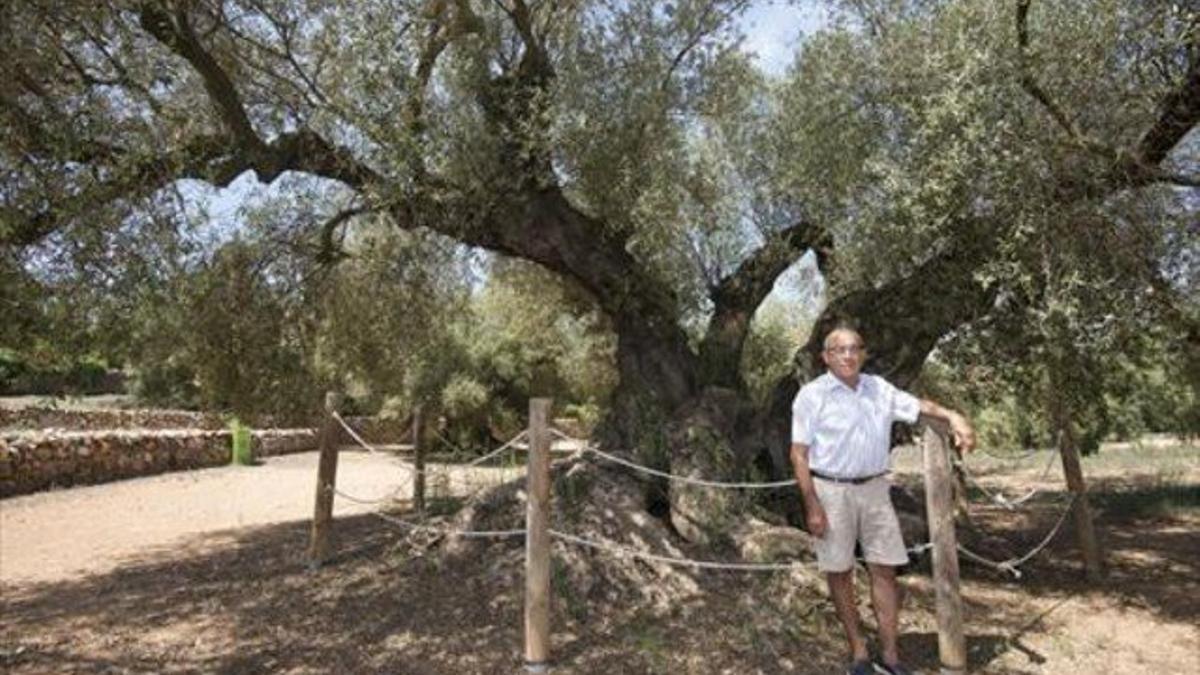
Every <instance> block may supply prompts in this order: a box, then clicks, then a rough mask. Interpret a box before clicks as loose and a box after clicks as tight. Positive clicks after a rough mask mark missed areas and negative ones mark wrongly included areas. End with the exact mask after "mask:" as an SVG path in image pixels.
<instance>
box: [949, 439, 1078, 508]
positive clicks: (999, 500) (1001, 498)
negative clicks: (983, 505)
mask: <svg viewBox="0 0 1200 675" xmlns="http://www.w3.org/2000/svg"><path fill="white" fill-rule="evenodd" d="M1057 456H1058V454H1057V453H1055V452H1049V453H1047V457H1046V466H1045V468H1043V469H1042V473H1041V475H1040V476H1039V477H1038V482H1044V481H1045V480H1046V477H1047V476H1049V475H1050V467H1052V466H1054V459H1055V458H1056V457H1057ZM951 461H952V462H953V463H954V466H955V467H957V468H958V469H959V470H960V471H962V474H963V477H964V478H966V480H967V482H968V483H970V484H971V485H972V486H974V487H975V488H976V489H978V490H979V491H980V492H982V493H983V494H984V495H986V496H987V497H988V499H990V500H992V502H994V503H995V504H997V505H999V506H1002V507H1004V508H1006V509H1008V510H1010V511H1015V510H1016V508H1017V507H1018V506H1021V505H1022V504H1024V503H1025V502H1027V501H1029V500H1030V499H1033V498H1034V496H1036V495H1038V494H1039V493H1041V491H1042V490H1041V488H1038V487H1034V488H1030V490H1029V492H1027V493H1025V494H1023V495H1021V496H1020V497H1017V498H1015V499H1010V498H1008V497H1006V496H1005V495H1004V493H1002V492H999V491H995V490H990V489H988V487H987V486H986V485H984V484H983V483H982V482H980V480H979V479H978V478H976V477H975V476H974V475H973V474H972V473H971V471H970V470H968V469H967V464H966V462H963V461H962V460H959V459H957V458H952V460H951Z"/></svg>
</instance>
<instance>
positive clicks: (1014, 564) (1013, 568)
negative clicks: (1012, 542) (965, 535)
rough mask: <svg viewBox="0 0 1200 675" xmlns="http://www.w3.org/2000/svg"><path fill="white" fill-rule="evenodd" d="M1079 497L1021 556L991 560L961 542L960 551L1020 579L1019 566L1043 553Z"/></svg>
mask: <svg viewBox="0 0 1200 675" xmlns="http://www.w3.org/2000/svg"><path fill="white" fill-rule="evenodd" d="M1078 498H1079V495H1075V496H1073V497H1071V500H1070V501H1068V502H1067V505H1066V507H1065V508H1064V509H1063V511H1062V513H1061V514H1059V516H1058V522H1057V523H1055V525H1054V527H1053V528H1051V530H1050V532H1049V534H1047V535H1046V536H1045V537H1044V538H1043V539H1042V541H1041V542H1040V543H1039V544H1038V545H1037V546H1034V547H1033V549H1031V550H1030V551H1029V552H1028V553H1026V554H1025V555H1023V556H1020V557H1019V558H1009V559H1008V560H1000V561H996V560H989V559H988V558H985V557H983V556H981V555H979V554H978V553H975V552H974V551H972V550H970V549H968V548H966V547H965V546H963V545H962V544H959V546H958V552H959V553H961V554H963V555H964V556H966V557H967V558H969V559H971V560H974V561H975V562H977V563H980V564H982V565H987V566H988V567H992V568H995V569H997V570H999V571H1001V572H1008V573H1009V574H1011V575H1013V577H1014V578H1016V579H1020V578H1021V570H1020V569H1018V568H1019V567H1020V566H1021V565H1024V564H1025V563H1027V562H1029V561H1030V560H1031V559H1032V558H1033V557H1034V556H1035V555H1037V554H1039V553H1041V552H1042V551H1043V550H1044V549H1045V548H1046V547H1047V546H1049V545H1050V541H1051V540H1053V539H1054V536H1055V535H1056V534H1058V531H1059V530H1061V529H1062V526H1063V523H1065V522H1067V514H1068V513H1070V512H1071V508H1072V507H1073V506H1074V505H1075V502H1076V500H1077V499H1078Z"/></svg>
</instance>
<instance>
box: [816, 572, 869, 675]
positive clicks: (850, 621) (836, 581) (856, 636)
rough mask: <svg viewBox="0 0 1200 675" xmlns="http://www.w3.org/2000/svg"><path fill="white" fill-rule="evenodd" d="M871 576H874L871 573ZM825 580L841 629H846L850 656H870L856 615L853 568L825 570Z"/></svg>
mask: <svg viewBox="0 0 1200 675" xmlns="http://www.w3.org/2000/svg"><path fill="white" fill-rule="evenodd" d="M871 576H872V578H874V575H873V574H872V575H871ZM825 580H826V581H827V582H828V583H829V596H830V597H831V598H833V606H834V607H835V608H836V609H837V615H838V619H841V621H842V629H843V630H845V631H846V641H847V642H848V643H849V644H850V653H851V655H852V658H853V659H854V660H855V661H862V660H865V659H867V658H870V653H869V652H868V651H867V640H866V638H864V637H863V632H862V625H861V621H860V620H859V616H858V604H857V603H856V602H855V601H854V570H853V569H850V570H847V571H845V572H826V573H825ZM872 588H874V584H872ZM872 594H874V591H873V590H872Z"/></svg>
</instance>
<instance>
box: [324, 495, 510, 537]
mask: <svg viewBox="0 0 1200 675" xmlns="http://www.w3.org/2000/svg"><path fill="white" fill-rule="evenodd" d="M333 493H334V494H336V495H337V496H339V497H341V498H343V499H346V500H348V501H351V502H354V503H355V504H364V505H370V504H374V503H377V500H368V499H359V498H358V497H355V496H354V495H350V494H347V493H345V492H342V491H341V490H339V489H337V488H334V489H333ZM370 513H371V515H373V516H375V517H377V518H380V519H382V520H384V521H387V522H389V523H392V524H393V525H400V526H402V527H405V528H408V529H410V530H417V531H425V532H436V533H438V534H441V535H443V536H447V537H467V538H504V537H517V536H521V537H523V536H525V530H524V529H520V530H452V529H448V528H444V527H434V526H432V525H422V524H420V523H414V522H410V521H407V520H404V519H403V518H397V517H396V516H393V515H389V514H387V513H380V512H379V511H371V512H370Z"/></svg>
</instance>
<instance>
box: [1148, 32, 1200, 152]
mask: <svg viewBox="0 0 1200 675" xmlns="http://www.w3.org/2000/svg"><path fill="white" fill-rule="evenodd" d="M1198 33H1200V29H1197V28H1196V27H1194V26H1193V28H1192V33H1191V37H1190V39H1189V41H1188V48H1189V49H1190V50H1198V49H1200V35H1198ZM1197 124H1200V59H1196V58H1193V59H1191V60H1190V65H1189V67H1188V70H1187V73H1186V74H1185V75H1184V77H1183V80H1182V81H1181V82H1180V83H1179V86H1178V87H1177V88H1176V89H1175V90H1174V91H1172V92H1171V93H1170V94H1168V95H1167V96H1166V97H1165V98H1163V100H1162V103H1161V104H1160V105H1159V112H1158V117H1157V119H1156V120H1155V121H1154V124H1153V125H1151V126H1150V128H1149V129H1147V130H1146V133H1145V134H1143V135H1142V138H1141V140H1140V141H1138V145H1137V148H1136V149H1135V150H1134V153H1133V154H1134V156H1135V157H1136V158H1137V161H1138V162H1139V163H1141V164H1143V165H1150V166H1153V165H1156V164H1159V163H1160V162H1162V161H1163V160H1164V159H1166V157H1167V155H1168V154H1169V153H1170V152H1171V150H1172V149H1173V148H1174V147H1175V146H1176V145H1178V144H1179V142H1180V141H1181V140H1183V137H1184V136H1186V135H1187V134H1188V132H1189V131H1191V130H1192V129H1193V128H1195V127H1196V125H1197Z"/></svg>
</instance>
